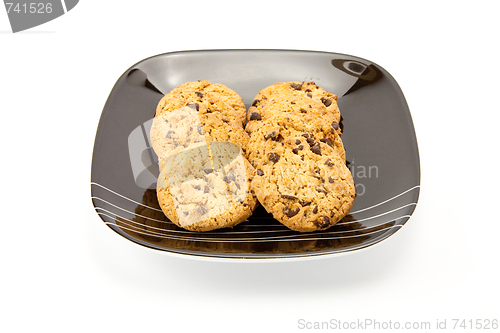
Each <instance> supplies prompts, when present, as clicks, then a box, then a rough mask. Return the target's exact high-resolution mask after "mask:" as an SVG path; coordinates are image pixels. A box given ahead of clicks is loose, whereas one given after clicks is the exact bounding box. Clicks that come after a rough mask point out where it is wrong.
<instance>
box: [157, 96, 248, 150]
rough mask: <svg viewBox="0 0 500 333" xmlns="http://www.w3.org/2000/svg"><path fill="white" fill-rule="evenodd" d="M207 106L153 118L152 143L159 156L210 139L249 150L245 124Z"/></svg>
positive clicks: (200, 143) (180, 110) (202, 143)
mask: <svg viewBox="0 0 500 333" xmlns="http://www.w3.org/2000/svg"><path fill="white" fill-rule="evenodd" d="M204 108H205V106H204V105H200V106H199V110H198V111H197V110H195V109H193V108H191V107H188V106H185V107H182V108H179V109H177V110H173V111H170V112H163V113H160V114H159V115H157V116H156V117H155V118H154V119H153V124H152V126H151V131H150V138H151V145H152V147H153V149H154V151H155V152H156V154H157V155H158V157H159V158H165V157H167V156H170V155H174V154H177V153H179V152H181V151H183V150H184V149H188V148H194V147H196V146H200V145H204V144H206V143H207V142H211V141H220V142H232V143H236V144H238V145H239V146H240V147H241V148H242V149H243V151H244V152H245V151H246V149H247V145H248V140H249V136H248V134H247V132H245V130H244V129H243V127H241V126H240V125H238V124H231V123H230V122H225V121H223V120H222V119H221V117H220V115H217V114H214V113H207V112H204V111H203V109H204ZM200 111H201V112H200Z"/></svg>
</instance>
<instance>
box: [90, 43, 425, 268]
mask: <svg viewBox="0 0 500 333" xmlns="http://www.w3.org/2000/svg"><path fill="white" fill-rule="evenodd" d="M200 79H205V80H209V81H211V82H213V83H222V84H225V85H227V86H228V87H230V88H232V89H234V90H235V91H236V92H237V93H239V94H240V95H241V96H242V97H243V100H244V102H245V105H246V106H247V108H248V106H249V105H250V103H251V102H252V99H253V97H254V96H255V95H256V94H257V92H258V90H260V89H262V88H265V87H267V86H268V85H271V84H273V83H276V82H283V81H311V80H312V81H315V82H316V83H317V84H318V85H319V86H321V87H322V88H324V89H325V90H327V91H329V92H331V93H334V94H337V95H338V105H339V107H340V110H341V113H342V116H343V121H342V125H343V135H342V140H343V142H344V146H345V149H346V155H347V161H348V163H349V168H350V170H351V172H352V174H353V178H354V181H355V183H356V190H357V197H356V199H355V200H354V205H353V208H352V209H351V212H350V214H349V215H347V216H346V217H345V218H344V219H343V220H342V221H340V222H339V223H337V224H336V225H335V226H333V227H332V228H330V229H328V230H326V231H319V232H313V233H298V232H294V231H291V230H289V229H287V228H286V227H284V226H282V225H281V224H280V223H279V222H277V221H275V220H274V219H273V218H272V216H271V215H270V214H268V213H267V212H266V211H265V210H264V209H263V208H262V207H259V208H257V210H256V211H255V212H254V214H253V215H252V216H251V217H250V218H249V219H248V220H247V221H246V222H244V223H241V224H239V225H237V226H236V227H234V228H232V229H221V230H216V231H212V232H204V233H199V232H198V233H197V232H191V231H186V230H183V229H181V228H178V227H177V226H175V225H174V224H173V223H172V222H170V221H168V220H167V218H166V217H165V216H164V215H163V213H162V212H161V210H160V208H159V205H158V201H157V199H156V191H155V186H156V177H157V175H158V167H157V158H156V155H155V154H154V152H153V150H152V148H151V145H150V141H149V130H150V127H151V123H152V119H153V117H154V114H155V110H156V105H157V104H158V102H159V101H160V99H161V98H162V97H163V95H164V94H166V93H168V92H169V91H170V90H172V89H173V88H175V87H177V86H178V85H180V84H183V83H185V82H188V81H194V80H200ZM419 190H420V163H419V155H418V146H417V140H416V136H415V131H414V128H413V123H412V119H411V115H410V111H409V109H408V105H407V103H406V101H405V98H404V96H403V93H402V91H401V89H400V88H399V86H398V84H397V83H396V81H395V80H394V79H393V78H392V76H391V75H390V74H389V73H388V72H387V71H385V70H384V69H383V68H381V67H380V66H378V65H376V64H374V63H372V62H370V61H367V60H365V59H361V58H357V57H353V56H348V55H343V54H337V53H327V52H312V51H291V50H213V51H212V50H208V51H186V52H175V53H167V54H162V55H157V56H154V57H151V58H147V59H145V60H143V61H141V62H139V63H137V64H135V65H133V66H132V67H131V68H129V69H128V70H127V71H126V72H125V73H124V74H123V75H122V76H121V77H120V78H119V79H118V81H117V82H116V84H115V86H114V87H113V90H112V91H111V93H110V95H109V98H108V100H107V102H106V104H105V106H104V109H103V112H102V115H101V119H100V122H99V126H98V129H97V134H96V139H95V144H94V152H93V159H92V176H91V198H92V202H93V204H94V207H95V210H96V212H97V214H98V215H99V216H100V218H101V219H102V220H103V221H104V223H106V224H107V225H108V226H109V227H110V228H111V229H113V230H114V231H116V232H117V233H119V234H120V235H122V236H123V237H125V238H127V239H129V240H131V241H133V242H136V243H138V244H141V245H143V246H147V247H150V248H154V249H157V250H161V251H167V252H172V253H179V254H186V255H195V256H203V257H218V258H241V259H243V258H256V259H257V258H259V259H260V258H261V259H269V258H292V257H312V256H321V255H329V254H335V253H342V252H348V251H353V250H358V249H361V248H365V247H367V246H370V245H373V244H376V243H378V242H380V241H382V240H384V239H385V238H387V237H389V236H391V235H392V234H394V233H395V232H396V231H397V230H399V229H400V228H401V227H402V226H403V225H404V224H405V223H406V221H408V219H409V218H410V216H411V214H412V213H413V211H414V209H415V207H416V204H417V200H418V194H419Z"/></svg>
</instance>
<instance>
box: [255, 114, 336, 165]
mask: <svg viewBox="0 0 500 333" xmlns="http://www.w3.org/2000/svg"><path fill="white" fill-rule="evenodd" d="M291 137H302V138H303V139H304V140H302V141H301V142H305V144H307V146H308V147H310V148H311V149H313V151H314V150H316V149H319V147H320V145H319V144H320V143H321V144H325V145H327V146H329V147H330V148H332V149H333V150H335V152H336V153H337V154H338V155H339V158H340V159H341V160H342V161H344V164H345V150H344V145H343V143H342V140H341V139H340V136H339V134H338V131H337V130H336V128H335V127H334V126H332V124H328V123H326V122H324V121H323V120H322V119H320V118H318V117H316V116H314V115H312V114H303V115H297V114H293V113H282V114H277V115H275V116H272V117H270V118H268V119H266V120H261V121H259V126H258V127H257V128H256V130H254V131H253V132H252V133H251V134H250V140H249V142H248V149H247V153H246V156H247V157H248V160H249V161H250V162H251V163H252V165H254V166H255V165H256V163H258V162H259V161H260V160H262V159H263V158H264V155H263V151H264V150H265V149H268V150H269V147H273V146H275V145H276V144H281V143H282V142H283V141H284V140H286V139H288V138H291ZM301 145H302V146H301ZM301 145H298V146H297V147H294V148H293V149H294V150H301V149H304V147H305V146H304V143H302V144H301Z"/></svg>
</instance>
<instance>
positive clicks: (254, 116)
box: [245, 94, 341, 135]
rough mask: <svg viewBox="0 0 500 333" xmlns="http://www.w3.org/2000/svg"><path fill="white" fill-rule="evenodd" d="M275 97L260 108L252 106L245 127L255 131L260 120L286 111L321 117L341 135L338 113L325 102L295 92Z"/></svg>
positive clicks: (247, 129)
mask: <svg viewBox="0 0 500 333" xmlns="http://www.w3.org/2000/svg"><path fill="white" fill-rule="evenodd" d="M273 97H274V98H272V99H270V100H267V102H266V103H265V105H264V106H263V107H262V108H260V109H258V108H256V107H252V108H250V111H249V112H250V113H249V116H248V119H249V120H248V123H247V125H246V127H245V129H246V131H247V132H249V133H251V132H253V131H255V129H256V128H257V127H259V126H260V123H259V121H260V120H265V119H267V118H269V117H272V116H275V115H278V114H283V113H286V114H295V115H301V116H305V115H311V116H313V117H314V118H320V119H322V120H323V121H324V122H327V123H329V124H331V126H333V127H334V128H335V130H336V131H337V134H339V135H341V132H340V126H339V123H338V122H337V116H338V115H336V114H334V113H332V112H331V111H330V110H328V109H327V108H326V107H325V105H324V104H323V103H321V102H319V101H317V100H315V99H311V98H309V97H305V96H301V95H294V94H285V95H283V96H281V95H276V96H273ZM309 118H310V117H309ZM309 118H308V117H304V121H307V119H309Z"/></svg>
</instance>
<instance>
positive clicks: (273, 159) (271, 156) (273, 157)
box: [269, 153, 280, 163]
mask: <svg viewBox="0 0 500 333" xmlns="http://www.w3.org/2000/svg"><path fill="white" fill-rule="evenodd" d="M279 160H280V156H279V155H277V154H275V153H269V161H271V162H274V163H276V162H278V161H279Z"/></svg>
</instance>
